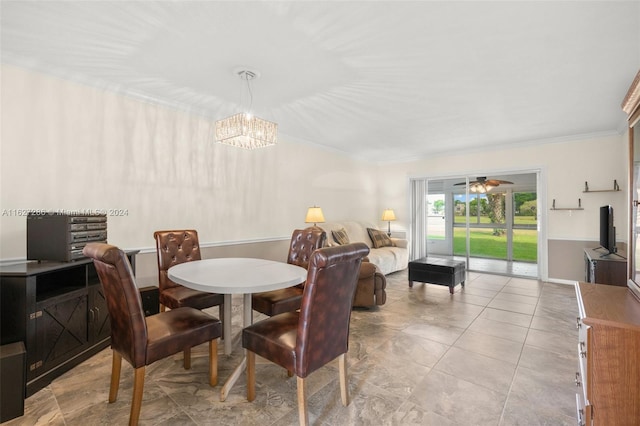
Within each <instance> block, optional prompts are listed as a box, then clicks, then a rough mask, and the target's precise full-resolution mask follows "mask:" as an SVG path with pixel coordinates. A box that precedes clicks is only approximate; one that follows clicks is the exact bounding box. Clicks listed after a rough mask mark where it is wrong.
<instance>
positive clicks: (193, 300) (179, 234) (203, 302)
mask: <svg viewBox="0 0 640 426" xmlns="http://www.w3.org/2000/svg"><path fill="white" fill-rule="evenodd" d="M153 238H154V239H155V240H156V254H157V255H158V296H159V300H160V311H164V310H165V309H166V308H169V309H175V308H180V307H182V306H190V307H192V308H196V309H206V308H210V307H212V306H218V308H219V313H218V315H219V318H220V319H222V318H223V317H224V315H223V310H224V295H222V294H217V293H208V292H206V291H199V290H193V289H190V288H187V287H184V286H182V285H180V284H176V283H174V282H173V281H171V280H170V279H169V275H168V272H167V271H168V270H169V268H171V267H172V266H174V265H178V264H180V263H184V262H191V261H193V260H200V259H201V255H200V243H199V241H198V232H197V231H196V230H194V229H181V230H169V231H156V232H154V233H153ZM223 338H224V336H223ZM186 360H187V358H185V362H186ZM185 368H189V367H188V365H186V364H185Z"/></svg>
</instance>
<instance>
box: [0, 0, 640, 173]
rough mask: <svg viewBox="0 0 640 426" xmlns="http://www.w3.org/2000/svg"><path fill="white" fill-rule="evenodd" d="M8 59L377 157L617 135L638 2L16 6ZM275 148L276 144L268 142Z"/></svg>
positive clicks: (5, 15) (7, 26) (6, 22)
mask: <svg viewBox="0 0 640 426" xmlns="http://www.w3.org/2000/svg"><path fill="white" fill-rule="evenodd" d="M0 12H1V16H0V19H1V24H2V30H1V31H2V32H1V36H2V39H1V48H2V50H1V53H2V62H4V63H9V64H14V65H19V66H23V67H27V68H30V69H35V70H38V71H42V72H46V73H51V74H55V75H58V76H61V77H63V78H68V79H73V80H76V81H80V82H82V83H85V84H90V85H95V86H98V87H102V88H104V89H106V90H113V91H117V92H120V93H122V94H127V95H130V96H136V97H141V98H144V99H147V100H149V101H151V102H158V103H161V104H164V105H168V106H172V107H175V108H179V109H185V110H188V111H190V112H193V113H197V114H202V115H205V116H207V117H210V118H211V119H212V120H216V119H220V118H223V117H226V116H228V115H231V114H233V113H236V112H239V110H240V109H242V107H246V106H247V104H248V95H247V94H246V93H247V92H246V88H244V86H243V85H242V81H241V80H240V79H239V77H238V76H236V75H235V73H234V70H236V69H237V68H238V67H247V68H250V69H255V70H258V71H259V72H260V74H261V76H260V78H258V79H257V80H254V81H253V82H252V84H251V88H252V91H253V109H254V112H255V113H256V115H258V116H260V117H262V118H265V119H267V120H271V121H276V122H277V123H278V124H279V132H280V135H281V138H282V137H286V138H287V139H289V140H293V141H298V142H306V143H313V144H318V145H322V146H325V147H328V148H330V149H334V150H338V151H341V152H344V153H346V154H348V155H353V156H355V157H359V158H362V159H366V160H370V161H381V162H385V161H401V160H407V159H416V158H424V157H428V156H430V155H434V154H439V153H445V152H450V151H459V150H477V149H491V148H495V147H502V146H505V145H510V144H528V143H532V142H550V141H556V140H564V139H566V138H575V137H584V136H591V135H606V134H612V133H616V132H618V133H619V132H620V131H621V130H622V129H623V123H624V119H625V115H624V113H623V112H622V110H621V108H620V103H621V101H622V99H623V97H624V95H625V94H626V91H627V89H628V87H629V85H630V83H631V81H632V80H633V78H634V76H635V74H636V73H637V72H638V69H639V68H640V1H627V2H616V1H601V2H593V1H568V2H562V1H554V2H540V1H533V2H523V1H512V2H505V1H501V2H485V1H471V2H459V1H447V2H436V1H407V2H405V1H327V2H320V1H300V2H271V1H262V2H246V1H233V2H230V1H199V2H194V1H190V2H184V1H165V2H149V1H144V2H142V1H126V2H123V1H115V2H95V1H63V2H54V1H42V2H26V1H6V0H3V1H2V2H1V4H0ZM267 149H268V148H267Z"/></svg>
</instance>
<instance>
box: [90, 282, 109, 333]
mask: <svg viewBox="0 0 640 426" xmlns="http://www.w3.org/2000/svg"><path fill="white" fill-rule="evenodd" d="M110 336H111V321H110V319H109V312H108V310H107V301H106V299H105V297H104V293H103V292H102V287H101V286H100V285H92V286H90V287H89V342H90V343H92V344H94V343H98V342H100V341H102V340H104V339H106V338H108V337H110Z"/></svg>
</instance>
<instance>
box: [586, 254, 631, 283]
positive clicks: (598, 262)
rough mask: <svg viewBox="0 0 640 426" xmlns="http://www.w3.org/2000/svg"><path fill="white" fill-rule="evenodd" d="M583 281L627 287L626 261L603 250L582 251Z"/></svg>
mask: <svg viewBox="0 0 640 426" xmlns="http://www.w3.org/2000/svg"><path fill="white" fill-rule="evenodd" d="M584 268H585V273H584V280H585V281H586V282H588V283H598V284H609V285H619V286H623V287H626V286H627V259H625V258H624V257H622V256H618V255H617V254H614V253H612V254H608V253H607V251H606V250H603V249H592V248H585V249H584Z"/></svg>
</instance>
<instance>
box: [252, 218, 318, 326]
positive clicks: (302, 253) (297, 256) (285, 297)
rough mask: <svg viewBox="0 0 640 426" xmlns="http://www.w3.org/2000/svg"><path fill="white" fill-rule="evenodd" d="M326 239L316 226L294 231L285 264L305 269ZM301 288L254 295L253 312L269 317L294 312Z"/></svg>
mask: <svg viewBox="0 0 640 426" xmlns="http://www.w3.org/2000/svg"><path fill="white" fill-rule="evenodd" d="M326 239H327V234H326V232H325V231H324V230H323V229H322V228H319V227H317V226H310V227H308V228H305V229H296V230H294V231H293V234H292V235H291V242H290V244H289V254H288V255H287V263H289V264H292V265H297V266H301V267H303V268H305V269H307V267H308V266H309V259H310V258H311V254H312V253H313V252H314V251H315V250H317V249H319V248H321V247H322V246H324V244H325V241H326ZM303 288H304V283H301V284H299V285H296V286H293V287H287V288H283V289H280V290H272V291H265V292H262V293H255V294H253V295H252V296H251V305H252V307H253V309H254V310H256V311H258V312H262V313H263V314H265V315H268V316H270V317H271V316H274V315H277V314H281V313H283V312H291V311H295V310H298V309H300V304H301V303H302V290H303Z"/></svg>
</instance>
